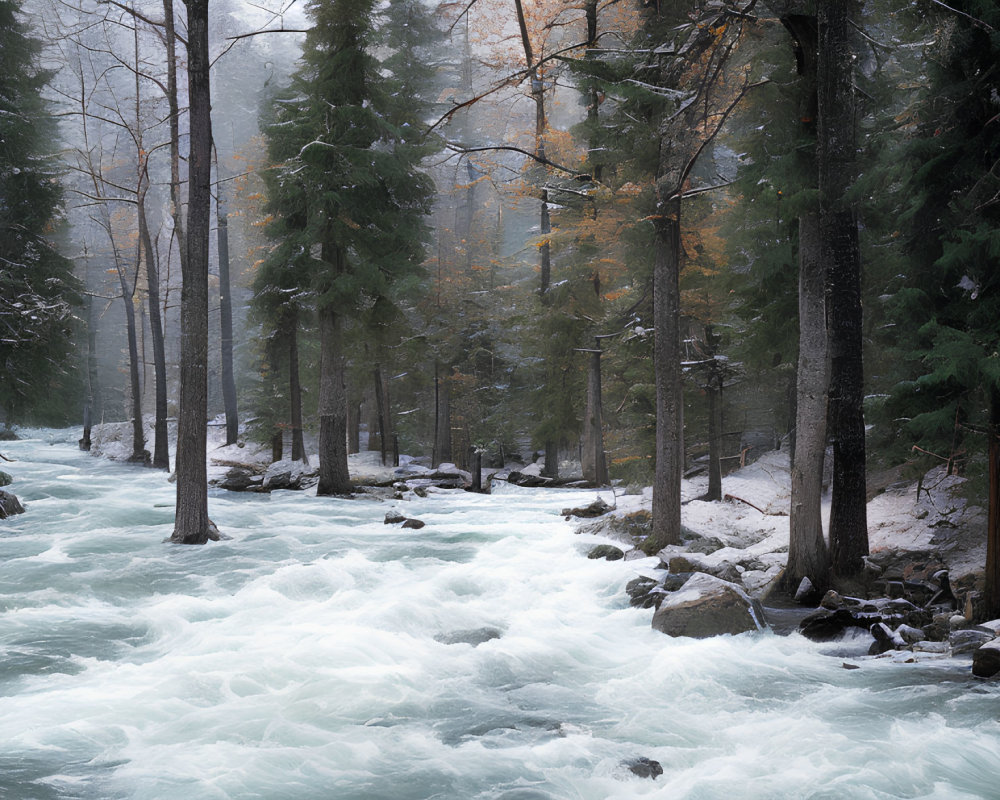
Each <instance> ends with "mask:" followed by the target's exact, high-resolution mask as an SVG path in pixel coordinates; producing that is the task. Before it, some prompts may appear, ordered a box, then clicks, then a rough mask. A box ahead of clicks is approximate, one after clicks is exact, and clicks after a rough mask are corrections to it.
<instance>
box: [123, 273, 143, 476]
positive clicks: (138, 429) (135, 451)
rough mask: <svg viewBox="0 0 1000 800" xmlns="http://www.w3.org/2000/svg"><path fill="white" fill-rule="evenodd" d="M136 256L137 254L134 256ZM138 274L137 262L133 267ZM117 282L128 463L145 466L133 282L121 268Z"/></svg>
mask: <svg viewBox="0 0 1000 800" xmlns="http://www.w3.org/2000/svg"><path fill="white" fill-rule="evenodd" d="M136 255H138V253H137V254H136ZM135 269H136V274H137V275H138V272H139V264H138V262H137V263H136V265H135ZM118 282H119V285H120V286H121V290H122V302H123V303H124V304H125V332H126V337H127V341H128V377H129V394H130V395H131V396H130V398H129V404H130V405H131V407H132V408H131V412H130V414H131V417H132V455H131V456H129V459H128V460H129V462H130V463H134V464H146V463H147V462H148V459H149V453H148V452H147V451H146V437H145V434H144V433H143V430H142V382H141V379H140V377H139V338H138V333H137V332H136V324H135V281H134V280H133V281H132V285H131V286H129V279H128V277H127V276H126V275H125V272H124V270H123V269H122V267H121V266H119V267H118Z"/></svg>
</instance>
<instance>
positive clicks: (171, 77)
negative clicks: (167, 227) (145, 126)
mask: <svg viewBox="0 0 1000 800" xmlns="http://www.w3.org/2000/svg"><path fill="white" fill-rule="evenodd" d="M163 19H164V29H163V35H164V40H165V43H166V47H167V107H168V109H169V117H168V121H169V128H170V215H171V217H172V218H173V222H174V236H175V237H176V239H177V255H178V258H179V259H180V262H181V274H182V275H183V274H184V264H185V263H186V262H187V236H186V234H185V232H184V214H183V208H182V206H183V202H182V200H181V166H180V162H181V156H180V152H181V151H180V148H181V134H180V109H179V108H178V102H177V34H176V31H175V28H174V0H163Z"/></svg>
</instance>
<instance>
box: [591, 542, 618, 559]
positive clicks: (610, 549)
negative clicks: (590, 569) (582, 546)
mask: <svg viewBox="0 0 1000 800" xmlns="http://www.w3.org/2000/svg"><path fill="white" fill-rule="evenodd" d="M587 558H593V559H597V558H603V559H604V560H605V561H621V560H622V559H623V558H625V551H624V550H622V549H621V548H620V547H615V546H614V545H613V544H599V545H597V547H594V548H592V549H591V551H590V552H589V553H587Z"/></svg>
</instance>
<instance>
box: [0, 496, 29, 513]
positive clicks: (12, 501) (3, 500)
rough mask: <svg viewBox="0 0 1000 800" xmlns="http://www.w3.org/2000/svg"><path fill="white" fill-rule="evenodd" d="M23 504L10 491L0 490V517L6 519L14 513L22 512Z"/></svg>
mask: <svg viewBox="0 0 1000 800" xmlns="http://www.w3.org/2000/svg"><path fill="white" fill-rule="evenodd" d="M23 513H24V506H22V505H21V501H20V500H18V499H17V498H16V497H15V496H14V495H12V494H11V493H10V492H0V519H7V517H12V516H14V515H15V514H23Z"/></svg>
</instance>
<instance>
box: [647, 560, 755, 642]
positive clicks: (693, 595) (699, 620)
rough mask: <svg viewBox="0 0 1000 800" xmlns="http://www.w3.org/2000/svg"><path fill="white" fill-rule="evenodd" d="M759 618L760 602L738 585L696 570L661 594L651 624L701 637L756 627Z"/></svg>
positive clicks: (664, 630) (672, 632)
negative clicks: (679, 585)
mask: <svg viewBox="0 0 1000 800" xmlns="http://www.w3.org/2000/svg"><path fill="white" fill-rule="evenodd" d="M763 620H764V614H763V609H762V608H761V606H760V604H759V603H757V602H756V601H754V600H751V598H750V596H749V595H748V594H747V593H746V592H745V591H744V590H743V589H742V588H741V587H739V586H737V585H736V584H733V583H729V582H728V581H724V580H721V579H719V578H716V577H715V576H713V575H708V574H705V573H698V574H696V575H693V576H692V577H691V578H690V580H688V581H687V583H685V584H684V588H683V589H681V590H679V591H677V592H672V593H669V594H667V595H665V596H664V598H663V602H662V603H661V604H660V607H659V609H658V610H657V612H656V613H655V614H654V615H653V622H652V626H653V628H654V630H658V631H660V632H661V633H666V634H668V635H669V636H691V637H694V638H705V637H708V636H717V635H719V634H723V633H734V634H735V633H743V632H745V631H756V630H760V629H761V628H762V627H763Z"/></svg>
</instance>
